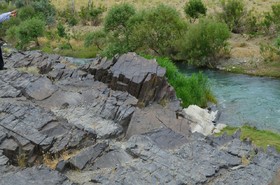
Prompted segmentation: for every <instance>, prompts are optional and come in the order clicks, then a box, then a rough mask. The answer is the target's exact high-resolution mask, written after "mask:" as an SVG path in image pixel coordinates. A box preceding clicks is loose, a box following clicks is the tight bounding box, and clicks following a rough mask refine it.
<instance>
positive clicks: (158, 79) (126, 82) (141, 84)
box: [84, 53, 176, 105]
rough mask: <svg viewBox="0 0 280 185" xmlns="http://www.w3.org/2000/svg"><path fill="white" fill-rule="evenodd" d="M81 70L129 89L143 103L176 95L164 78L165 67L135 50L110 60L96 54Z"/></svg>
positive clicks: (122, 88) (102, 80) (172, 97)
mask: <svg viewBox="0 0 280 185" xmlns="http://www.w3.org/2000/svg"><path fill="white" fill-rule="evenodd" d="M84 70H85V71H88V72H89V73H91V74H92V75H94V78H95V79H96V80H98V81H101V82H104V83H106V84H108V85H109V87H110V88H112V89H114V90H120V91H126V92H128V93H129V94H131V95H132V96H134V97H136V98H137V99H138V100H139V102H140V103H143V104H144V105H147V104H149V103H152V102H154V101H158V102H159V101H161V100H163V99H167V100H170V99H172V100H174V99H175V97H176V96H175V92H174V90H173V88H172V87H171V86H170V85H169V84H168V83H167V81H166V79H165V73H166V71H165V69H164V68H162V67H160V66H159V65H158V64H157V62H156V61H155V60H147V59H144V58H142V57H140V56H138V55H136V54H135V53H128V54H124V55H121V56H116V57H114V58H113V59H111V60H108V59H106V58H98V59H96V60H95V61H94V62H93V63H92V64H90V65H87V66H85V67H84Z"/></svg>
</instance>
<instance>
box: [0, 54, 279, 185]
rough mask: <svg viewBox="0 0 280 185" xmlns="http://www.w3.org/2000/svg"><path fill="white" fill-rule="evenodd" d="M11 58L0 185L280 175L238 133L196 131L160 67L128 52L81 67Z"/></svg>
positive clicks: (0, 96)
mask: <svg viewBox="0 0 280 185" xmlns="http://www.w3.org/2000/svg"><path fill="white" fill-rule="evenodd" d="M5 61H6V67H7V68H8V69H7V70H4V71H0V87H1V88H0V185H25V184H26V185H29V184H38V185H52V184H54V185H61V184H62V185H76V184H81V185H90V184H108V185H109V184H110V185H111V184H121V185H123V184H125V185H126V184H133V185H135V184H139V185H140V184H172V185H173V184H174V185H177V184H178V185H182V184H191V185H192V184H194V185H195V184H197V185H201V184H211V185H212V184H213V185H216V184H238V185H243V184H244V185H248V184H252V185H264V184H269V183H270V182H271V181H272V179H273V178H274V176H275V175H276V174H277V171H278V170H279V168H280V155H279V154H278V153H277V152H275V150H274V149H273V148H268V150H267V151H266V152H264V151H263V150H261V149H259V148H256V147H255V146H254V145H252V144H251V143H250V142H243V141H241V140H240V132H237V133H235V134H234V135H233V136H227V135H223V136H221V137H213V136H204V135H202V134H199V133H191V129H190V126H191V124H192V123H191V121H190V120H189V119H187V118H186V117H184V114H183V112H182V107H180V102H179V100H177V99H176V96H175V92H174V90H173V88H172V87H171V86H170V85H169V84H168V83H167V80H166V78H165V69H163V68H161V67H159V66H158V65H157V64H156V61H154V60H146V59H144V58H142V57H140V56H137V55H136V54H135V53H127V54H124V55H121V56H116V57H114V58H113V59H110V60H109V59H106V58H94V59H87V60H84V63H85V64H84V65H82V66H81V65H80V66H79V65H74V64H73V63H71V62H70V61H69V59H68V58H65V57H61V56H58V55H49V54H44V53H42V52H40V51H29V52H21V53H20V52H15V53H12V54H10V55H9V56H6V57H5ZM28 69H29V70H28ZM25 70H26V71H29V73H26V72H24V71H25ZM30 71H31V72H30ZM162 101H164V102H167V103H166V104H165V105H163V104H162V103H161V102H162Z"/></svg>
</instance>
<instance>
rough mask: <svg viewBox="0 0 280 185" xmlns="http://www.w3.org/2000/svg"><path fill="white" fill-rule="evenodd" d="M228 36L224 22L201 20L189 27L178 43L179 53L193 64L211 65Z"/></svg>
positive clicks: (213, 64) (225, 43)
mask: <svg viewBox="0 0 280 185" xmlns="http://www.w3.org/2000/svg"><path fill="white" fill-rule="evenodd" d="M229 37H230V33H229V30H228V28H227V26H226V25H225V24H224V23H219V22H215V21H213V20H207V19H205V20H201V21H200V22H199V23H198V24H193V25H192V26H191V27H190V28H189V30H188V32H187V33H186V35H185V37H184V38H182V41H181V42H180V43H179V45H180V46H181V50H182V51H181V55H182V56H184V57H186V58H187V60H188V61H189V62H190V63H192V64H194V65H197V66H209V67H213V66H215V63H214V62H215V59H216V58H217V56H218V54H219V52H220V50H221V49H223V48H224V47H225V46H226V45H227V42H226V41H227V39H228V38H229Z"/></svg>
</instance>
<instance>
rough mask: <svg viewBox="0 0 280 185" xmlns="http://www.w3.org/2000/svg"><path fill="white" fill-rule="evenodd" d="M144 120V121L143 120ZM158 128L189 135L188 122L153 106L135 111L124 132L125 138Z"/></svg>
mask: <svg viewBox="0 0 280 185" xmlns="http://www.w3.org/2000/svg"><path fill="white" fill-rule="evenodd" d="M143 118H144V119H143ZM159 128H170V129H172V130H174V131H176V132H178V133H180V134H182V135H184V136H189V135H190V127H189V122H188V121H187V120H186V119H184V118H180V119H179V118H177V114H176V112H174V111H172V110H170V109H168V107H162V106H161V105H158V104H153V105H151V106H148V107H146V108H144V109H139V108H138V109H136V110H135V112H134V114H133V116H132V118H131V121H130V124H129V126H128V129H127V132H126V138H127V139H129V138H130V137H131V136H133V135H137V134H142V133H146V132H149V131H151V130H155V129H159Z"/></svg>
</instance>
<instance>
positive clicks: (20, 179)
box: [0, 167, 74, 185]
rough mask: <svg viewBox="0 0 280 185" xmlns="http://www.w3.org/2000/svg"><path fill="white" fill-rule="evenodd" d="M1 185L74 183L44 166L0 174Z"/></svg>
mask: <svg viewBox="0 0 280 185" xmlns="http://www.w3.org/2000/svg"><path fill="white" fill-rule="evenodd" d="M0 184H1V185H31V184H36V185H74V183H72V182H70V181H69V180H68V179H67V177H66V176H64V175H62V174H60V173H59V172H57V171H53V170H50V169H48V168H46V167H33V168H27V169H24V170H22V171H18V172H16V173H8V174H5V175H0Z"/></svg>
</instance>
